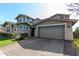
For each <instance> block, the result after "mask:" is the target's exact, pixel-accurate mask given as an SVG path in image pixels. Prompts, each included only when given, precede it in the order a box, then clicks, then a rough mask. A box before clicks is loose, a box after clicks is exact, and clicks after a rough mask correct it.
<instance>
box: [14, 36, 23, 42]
mask: <svg viewBox="0 0 79 59" xmlns="http://www.w3.org/2000/svg"><path fill="white" fill-rule="evenodd" d="M23 39H24V37H23V36H21V35H17V36H15V40H17V41H19V40H23Z"/></svg>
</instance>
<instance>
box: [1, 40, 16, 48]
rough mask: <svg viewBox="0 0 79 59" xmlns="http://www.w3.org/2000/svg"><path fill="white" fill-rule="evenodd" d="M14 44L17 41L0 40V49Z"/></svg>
mask: <svg viewBox="0 0 79 59" xmlns="http://www.w3.org/2000/svg"><path fill="white" fill-rule="evenodd" d="M14 42H15V41H13V40H12V39H0V47H3V46H6V45H9V44H13V43H14Z"/></svg>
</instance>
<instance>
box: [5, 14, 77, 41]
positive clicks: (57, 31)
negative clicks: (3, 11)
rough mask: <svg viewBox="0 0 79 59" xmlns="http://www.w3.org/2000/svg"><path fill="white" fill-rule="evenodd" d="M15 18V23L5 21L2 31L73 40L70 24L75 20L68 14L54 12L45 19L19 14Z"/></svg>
mask: <svg viewBox="0 0 79 59" xmlns="http://www.w3.org/2000/svg"><path fill="white" fill-rule="evenodd" d="M15 19H16V21H17V22H16V23H7V25H6V26H5V27H4V28H5V30H4V32H6V33H15V34H21V33H28V35H30V36H34V37H43V38H51V39H59V40H61V39H64V40H73V32H72V26H73V25H74V24H75V23H76V22H77V20H75V19H70V15H69V14H55V15H53V16H51V17H49V18H45V19H39V18H36V19H33V18H32V17H29V16H27V15H23V14H19V15H18V16H17V17H16V18H15Z"/></svg>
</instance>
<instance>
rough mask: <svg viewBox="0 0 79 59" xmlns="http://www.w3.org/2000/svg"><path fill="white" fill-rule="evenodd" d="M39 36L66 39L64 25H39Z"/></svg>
mask: <svg viewBox="0 0 79 59" xmlns="http://www.w3.org/2000/svg"><path fill="white" fill-rule="evenodd" d="M39 37H44V38H56V39H64V26H45V27H39Z"/></svg>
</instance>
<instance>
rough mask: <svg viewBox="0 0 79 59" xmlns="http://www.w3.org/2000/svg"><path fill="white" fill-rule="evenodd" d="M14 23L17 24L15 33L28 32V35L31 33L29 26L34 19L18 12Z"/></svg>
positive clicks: (30, 26)
mask: <svg viewBox="0 0 79 59" xmlns="http://www.w3.org/2000/svg"><path fill="white" fill-rule="evenodd" d="M15 19H16V21H17V23H16V25H17V31H16V33H19V34H20V33H28V35H31V34H30V32H31V28H32V25H33V23H34V19H33V18H32V17H29V16H27V15H23V14H19V15H18V16H17V17H16V18H15Z"/></svg>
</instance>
